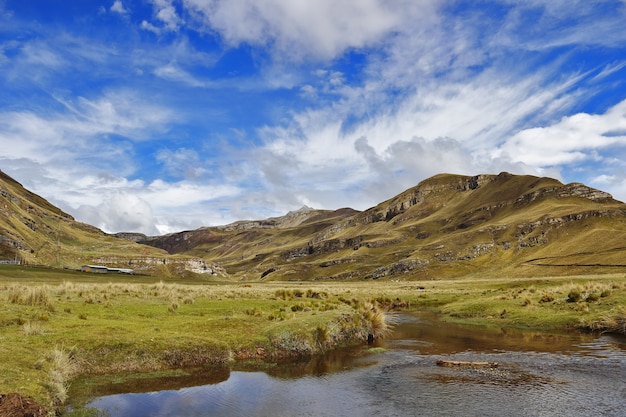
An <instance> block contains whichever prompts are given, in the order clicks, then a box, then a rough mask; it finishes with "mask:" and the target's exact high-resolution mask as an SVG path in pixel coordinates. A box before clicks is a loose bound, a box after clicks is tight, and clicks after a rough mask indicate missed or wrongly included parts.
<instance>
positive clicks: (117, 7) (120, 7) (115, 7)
mask: <svg viewBox="0 0 626 417" xmlns="http://www.w3.org/2000/svg"><path fill="white" fill-rule="evenodd" d="M109 10H110V11H112V12H114V13H119V14H121V15H125V14H128V10H126V8H124V4H122V1H121V0H115V1H114V2H113V4H112V5H111V8H110V9H109Z"/></svg>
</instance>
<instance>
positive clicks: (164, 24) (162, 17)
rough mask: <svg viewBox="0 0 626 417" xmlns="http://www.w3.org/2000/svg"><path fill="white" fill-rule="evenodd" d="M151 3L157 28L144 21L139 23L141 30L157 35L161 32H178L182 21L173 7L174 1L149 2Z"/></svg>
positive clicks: (155, 0) (153, 0)
mask: <svg viewBox="0 0 626 417" xmlns="http://www.w3.org/2000/svg"><path fill="white" fill-rule="evenodd" d="M151 2H152V7H153V10H154V18H155V19H156V21H157V22H158V25H159V26H155V25H154V24H152V23H150V22H147V21H145V20H144V21H142V23H141V27H142V29H146V30H150V31H153V32H155V33H159V32H161V30H166V31H170V32H176V31H178V30H179V28H180V26H181V25H182V24H183V23H184V21H183V19H181V18H180V16H179V15H178V12H177V10H176V7H175V6H174V0H151Z"/></svg>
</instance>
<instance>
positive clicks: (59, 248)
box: [0, 171, 224, 277]
mask: <svg viewBox="0 0 626 417" xmlns="http://www.w3.org/2000/svg"><path fill="white" fill-rule="evenodd" d="M0 262H3V263H14V262H17V263H21V264H26V265H38V266H49V267H57V268H70V269H79V268H80V267H81V266H82V265H85V264H102V265H106V266H109V267H120V268H126V269H133V270H134V271H136V272H137V273H147V274H159V275H162V276H164V277H168V276H181V275H191V274H198V275H199V276H202V277H206V276H207V274H209V275H211V276H213V275H218V276H221V275H224V272H223V270H221V269H220V268H218V267H215V266H212V265H208V264H207V263H206V262H205V261H204V260H201V259H196V258H192V257H189V256H185V255H175V256H173V255H170V254H168V253H167V252H166V251H165V250H163V249H159V248H155V247H151V246H146V245H140V244H137V243H135V242H132V241H130V240H127V239H120V238H116V237H114V236H110V235H107V234H106V233H104V232H103V231H101V230H100V229H98V228H96V227H93V226H90V225H88V224H85V223H80V222H77V221H75V220H74V218H73V217H72V216H70V215H69V214H67V213H65V212H63V211H62V210H60V209H59V208H57V207H55V206H53V205H52V204H50V203H49V202H48V201H46V200H45V199H43V198H41V197H40V196H38V195H36V194H34V193H32V192H30V191H28V190H26V189H25V188H24V187H22V185H21V184H19V183H18V182H17V181H15V180H14V179H13V178H11V177H9V176H8V175H6V174H5V173H3V172H2V171H0Z"/></svg>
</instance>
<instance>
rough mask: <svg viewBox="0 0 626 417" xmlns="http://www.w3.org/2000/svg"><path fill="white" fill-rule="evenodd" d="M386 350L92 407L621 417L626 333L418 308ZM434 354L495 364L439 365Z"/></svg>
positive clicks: (107, 399) (185, 412) (117, 413)
mask: <svg viewBox="0 0 626 417" xmlns="http://www.w3.org/2000/svg"><path fill="white" fill-rule="evenodd" d="M385 347H386V348H387V349H388V350H387V352H386V353H384V354H380V355H376V356H370V357H362V356H360V355H359V354H358V352H359V351H355V350H347V351H344V352H334V353H333V354H331V355H329V356H328V357H326V358H315V359H314V360H311V361H308V362H302V363H295V364H294V363H292V364H283V365H280V366H276V367H271V368H270V369H268V370H267V371H266V372H244V371H242V368H240V369H239V370H235V371H230V372H228V373H223V374H222V375H221V376H220V377H219V378H224V377H225V379H220V380H219V381H217V382H216V381H210V382H209V381H208V380H206V382H204V383H202V382H200V383H199V384H198V385H197V386H188V385H185V386H178V387H175V386H171V387H169V388H162V386H161V387H158V386H159V384H155V385H153V387H155V388H154V389H153V391H152V392H145V393H141V391H139V390H134V391H132V392H134V393H133V394H113V392H109V393H108V394H107V395H102V394H96V395H102V396H99V397H98V398H95V399H94V400H93V401H92V402H91V403H90V406H93V407H97V408H99V409H102V410H107V411H108V412H109V414H110V415H111V417H126V416H129V417H130V416H133V417H140V416H196V417H203V416H206V417H209V416H233V415H238V416H258V417H260V416H274V417H276V416H366V415H380V416H413V415H414V416H502V415H507V416H520V417H521V416H573V415H585V416H616V417H617V416H619V417H624V416H626V402H625V400H624V399H625V398H626V380H625V378H624V375H625V374H626V343H625V340H624V338H619V337H612V336H602V337H594V336H592V335H581V334H578V333H573V334H560V335H554V334H545V333H537V332H521V331H510V330H504V329H499V328H493V327H474V326H460V325H454V324H444V323H441V322H438V321H437V320H436V317H434V316H433V315H430V314H428V313H416V314H403V315H402V316H401V318H400V320H399V322H398V325H397V327H396V329H395V332H394V335H393V337H392V339H390V340H388V341H387V342H386V343H385ZM441 358H444V359H454V360H466V361H485V362H498V364H499V366H498V367H497V368H493V369H491V368H467V369H450V368H441V367H438V366H436V361H437V359H441ZM205 372H208V371H205ZM210 376H211V375H209V374H206V375H204V377H207V378H208V377H210ZM199 380H201V378H199V379H198V381H199ZM179 382H180V381H179ZM187 382H191V380H189V381H187ZM155 383H156V381H155ZM157 387H158V389H164V390H161V391H157Z"/></svg>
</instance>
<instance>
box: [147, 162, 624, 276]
mask: <svg viewBox="0 0 626 417" xmlns="http://www.w3.org/2000/svg"><path fill="white" fill-rule="evenodd" d="M625 237H626V205H624V204H623V203H622V202H619V201H617V200H615V199H613V198H612V197H611V195H609V194H608V193H605V192H602V191H599V190H596V189H593V188H590V187H587V186H585V185H583V184H579V183H572V184H566V185H564V184H562V183H561V182H559V181H557V180H555V179H551V178H539V177H534V176H518V175H511V174H508V173H501V174H499V175H478V176H461V175H451V174H441V175H437V176H434V177H432V178H429V179H426V180H425V181H422V182H421V183H419V184H418V185H417V186H415V187H413V188H411V189H408V190H406V191H405V192H403V193H401V194H399V195H397V196H395V197H393V198H391V199H389V200H387V201H384V202H382V203H380V204H378V205H377V206H375V207H372V208H371V209H368V210H366V211H363V212H357V211H355V210H351V209H347V208H346V209H340V210H336V211H325V210H313V209H309V208H303V209H301V210H299V211H297V212H292V213H289V214H288V215H287V216H284V217H279V218H274V219H267V220H263V221H250V222H237V223H235V224H232V225H227V226H221V227H206V228H201V229H198V230H192V231H185V232H181V233H175V234H171V235H167V236H160V237H152V238H146V239H144V240H143V243H145V244H149V245H152V246H155V247H158V248H163V249H165V250H167V251H168V252H169V253H172V254H186V255H190V256H194V257H199V258H203V259H205V260H206V261H207V262H210V263H216V264H219V265H220V266H222V267H223V268H225V270H226V271H227V272H228V273H229V274H231V276H232V277H234V278H237V279H245V280H258V279H263V280H270V279H272V280H322V279H323V280H364V279H398V280H404V279H437V278H444V277H459V276H466V275H476V274H486V275H494V274H502V275H511V276H515V275H518V276H521V275H526V276H541V275H564V274H578V273H608V272H616V271H619V270H622V269H623V270H625V271H626V260H625V259H626V243H625V239H624V238H625Z"/></svg>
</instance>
